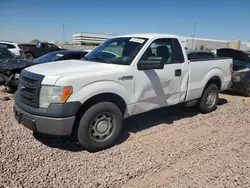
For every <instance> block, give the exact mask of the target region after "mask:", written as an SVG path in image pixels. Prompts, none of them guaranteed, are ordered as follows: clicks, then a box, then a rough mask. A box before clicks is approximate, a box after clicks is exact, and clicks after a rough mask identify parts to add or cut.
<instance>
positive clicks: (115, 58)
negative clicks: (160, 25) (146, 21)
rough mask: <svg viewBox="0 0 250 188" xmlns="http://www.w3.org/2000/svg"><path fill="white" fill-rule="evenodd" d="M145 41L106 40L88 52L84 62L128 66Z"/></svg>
mask: <svg viewBox="0 0 250 188" xmlns="http://www.w3.org/2000/svg"><path fill="white" fill-rule="evenodd" d="M147 40H148V39H145V38H132V37H123V38H113V39H108V40H106V41H105V42H103V43H102V44H100V45H99V46H97V47H96V48H95V49H93V50H92V51H91V52H89V53H88V54H87V55H86V56H85V58H84V60H87V61H88V60H89V61H97V62H102V63H112V64H120V65H130V64H131V63H132V61H133V59H134V58H135V56H136V55H137V53H138V52H139V51H140V49H141V48H142V47H143V45H144V44H145V43H146V42H147Z"/></svg>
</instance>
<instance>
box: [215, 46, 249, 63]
mask: <svg viewBox="0 0 250 188" xmlns="http://www.w3.org/2000/svg"><path fill="white" fill-rule="evenodd" d="M217 56H218V57H230V58H232V59H233V60H238V61H248V62H250V57H249V55H248V54H247V53H245V52H243V51H240V50H235V49H231V48H221V49H218V50H217Z"/></svg>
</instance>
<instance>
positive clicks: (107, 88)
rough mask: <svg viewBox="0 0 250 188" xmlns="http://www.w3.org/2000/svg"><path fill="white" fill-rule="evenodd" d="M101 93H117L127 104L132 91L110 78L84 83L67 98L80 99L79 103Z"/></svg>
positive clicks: (129, 101)
mask: <svg viewBox="0 0 250 188" xmlns="http://www.w3.org/2000/svg"><path fill="white" fill-rule="evenodd" d="M102 93H114V94H117V95H119V96H120V97H122V98H123V100H124V101H125V102H126V104H127V105H128V104H130V103H131V99H132V98H131V97H132V93H130V92H129V91H128V90H127V89H126V88H125V87H124V86H123V85H121V84H120V83H117V82H114V81H110V80H109V81H98V82H93V83H89V84H88V85H85V86H84V87H82V88H81V89H79V90H78V91H76V92H75V93H73V94H72V95H71V96H70V98H69V99H68V101H69V102H71V101H80V102H81V103H84V102H85V101H87V100H88V99H90V98H91V97H93V96H95V95H98V94H102Z"/></svg>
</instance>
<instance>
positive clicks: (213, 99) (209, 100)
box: [206, 91, 216, 108]
mask: <svg viewBox="0 0 250 188" xmlns="http://www.w3.org/2000/svg"><path fill="white" fill-rule="evenodd" d="M215 102H216V93H215V92H214V91H211V92H210V93H209V94H208V96H207V102H206V104H207V106H208V107H209V108H211V107H213V106H214V104H215Z"/></svg>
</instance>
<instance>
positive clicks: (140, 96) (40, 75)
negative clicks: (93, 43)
mask: <svg viewBox="0 0 250 188" xmlns="http://www.w3.org/2000/svg"><path fill="white" fill-rule="evenodd" d="M231 70H232V59H231V58H216V57H214V58H209V59H205V60H203V59H200V60H188V58H187V54H186V51H185V49H184V48H183V47H182V43H181V41H180V40H179V38H178V37H177V36H174V35H166V34H133V35H123V36H115V37H113V38H110V39H108V40H106V41H105V42H103V43H102V44H100V45H99V46H97V47H96V48H94V49H93V50H92V51H91V52H90V53H88V55H86V56H85V58H84V61H80V60H67V61H65V62H64V61H59V62H53V63H47V64H41V65H35V66H32V67H28V68H26V69H24V70H23V71H22V72H21V74H20V80H19V89H18V91H17V92H16V93H15V105H14V114H15V118H16V120H17V121H18V123H22V124H23V125H24V126H26V127H27V128H29V129H31V130H33V131H34V132H37V133H41V134H51V135H60V136H66V135H74V136H75V138H76V139H77V140H78V141H79V143H80V144H81V145H82V146H84V148H86V150H88V151H99V150H102V149H105V148H108V147H110V146H112V145H114V144H115V142H116V141H117V139H118V138H120V136H121V131H122V126H123V118H125V117H129V116H132V115H136V114H140V113H143V112H147V111H150V110H153V109H157V108H161V107H166V106H171V105H176V104H180V103H181V104H185V105H186V106H192V105H196V106H197V107H198V109H199V110H200V111H201V112H202V113H209V112H211V111H213V110H215V109H216V106H217V102H218V92H219V91H223V90H225V89H227V88H228V86H229V83H230V81H231ZM166 115H167V114H166Z"/></svg>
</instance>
